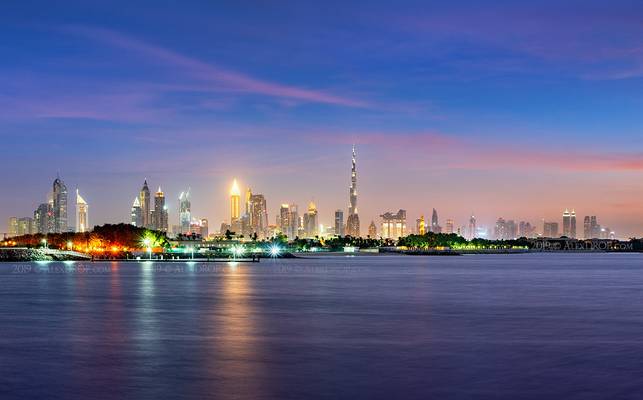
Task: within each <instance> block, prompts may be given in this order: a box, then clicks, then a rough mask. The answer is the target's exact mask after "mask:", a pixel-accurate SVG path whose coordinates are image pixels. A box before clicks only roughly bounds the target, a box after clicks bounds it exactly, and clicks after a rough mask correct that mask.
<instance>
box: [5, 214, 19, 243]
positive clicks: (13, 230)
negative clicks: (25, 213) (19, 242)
mask: <svg viewBox="0 0 643 400" xmlns="http://www.w3.org/2000/svg"><path fill="white" fill-rule="evenodd" d="M7 228H8V230H9V232H8V236H9V237H10V238H11V237H14V236H18V217H9V220H8V221H7Z"/></svg>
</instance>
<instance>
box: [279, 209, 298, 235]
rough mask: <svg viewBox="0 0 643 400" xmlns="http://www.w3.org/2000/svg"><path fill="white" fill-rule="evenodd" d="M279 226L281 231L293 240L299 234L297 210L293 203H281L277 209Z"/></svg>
mask: <svg viewBox="0 0 643 400" xmlns="http://www.w3.org/2000/svg"><path fill="white" fill-rule="evenodd" d="M279 228H280V229H281V233H282V234H284V235H286V237H288V240H293V239H295V237H297V235H298V234H299V212H298V209H297V205H295V204H282V205H281V208H280V209H279Z"/></svg>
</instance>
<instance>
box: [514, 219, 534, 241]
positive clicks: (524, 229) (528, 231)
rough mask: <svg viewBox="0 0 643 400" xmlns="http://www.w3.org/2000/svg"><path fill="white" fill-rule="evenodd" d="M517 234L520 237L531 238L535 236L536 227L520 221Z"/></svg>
mask: <svg viewBox="0 0 643 400" xmlns="http://www.w3.org/2000/svg"><path fill="white" fill-rule="evenodd" d="M518 234H519V235H520V237H525V238H533V237H535V236H536V227H535V226H533V225H531V224H530V223H529V222H525V221H520V223H519V224H518Z"/></svg>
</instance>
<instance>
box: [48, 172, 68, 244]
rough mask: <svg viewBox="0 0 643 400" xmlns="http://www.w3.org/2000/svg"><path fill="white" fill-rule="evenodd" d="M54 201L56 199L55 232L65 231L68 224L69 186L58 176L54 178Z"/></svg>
mask: <svg viewBox="0 0 643 400" xmlns="http://www.w3.org/2000/svg"><path fill="white" fill-rule="evenodd" d="M53 186H54V188H53V192H52V194H53V201H54V207H53V209H54V210H53V211H54V233H65V232H67V229H68V224H67V186H65V183H64V182H63V181H62V180H61V179H60V177H57V178H56V179H55V180H54V185H53Z"/></svg>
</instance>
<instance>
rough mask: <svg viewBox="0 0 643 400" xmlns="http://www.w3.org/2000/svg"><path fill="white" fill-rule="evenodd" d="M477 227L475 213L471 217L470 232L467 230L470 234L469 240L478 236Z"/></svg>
mask: <svg viewBox="0 0 643 400" xmlns="http://www.w3.org/2000/svg"><path fill="white" fill-rule="evenodd" d="M476 229H477V228H476V217H475V215H471V218H469V228H468V232H467V233H468V234H469V237H468V239H469V240H472V239H475V238H476V236H477V233H478V232H477V231H476Z"/></svg>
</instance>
